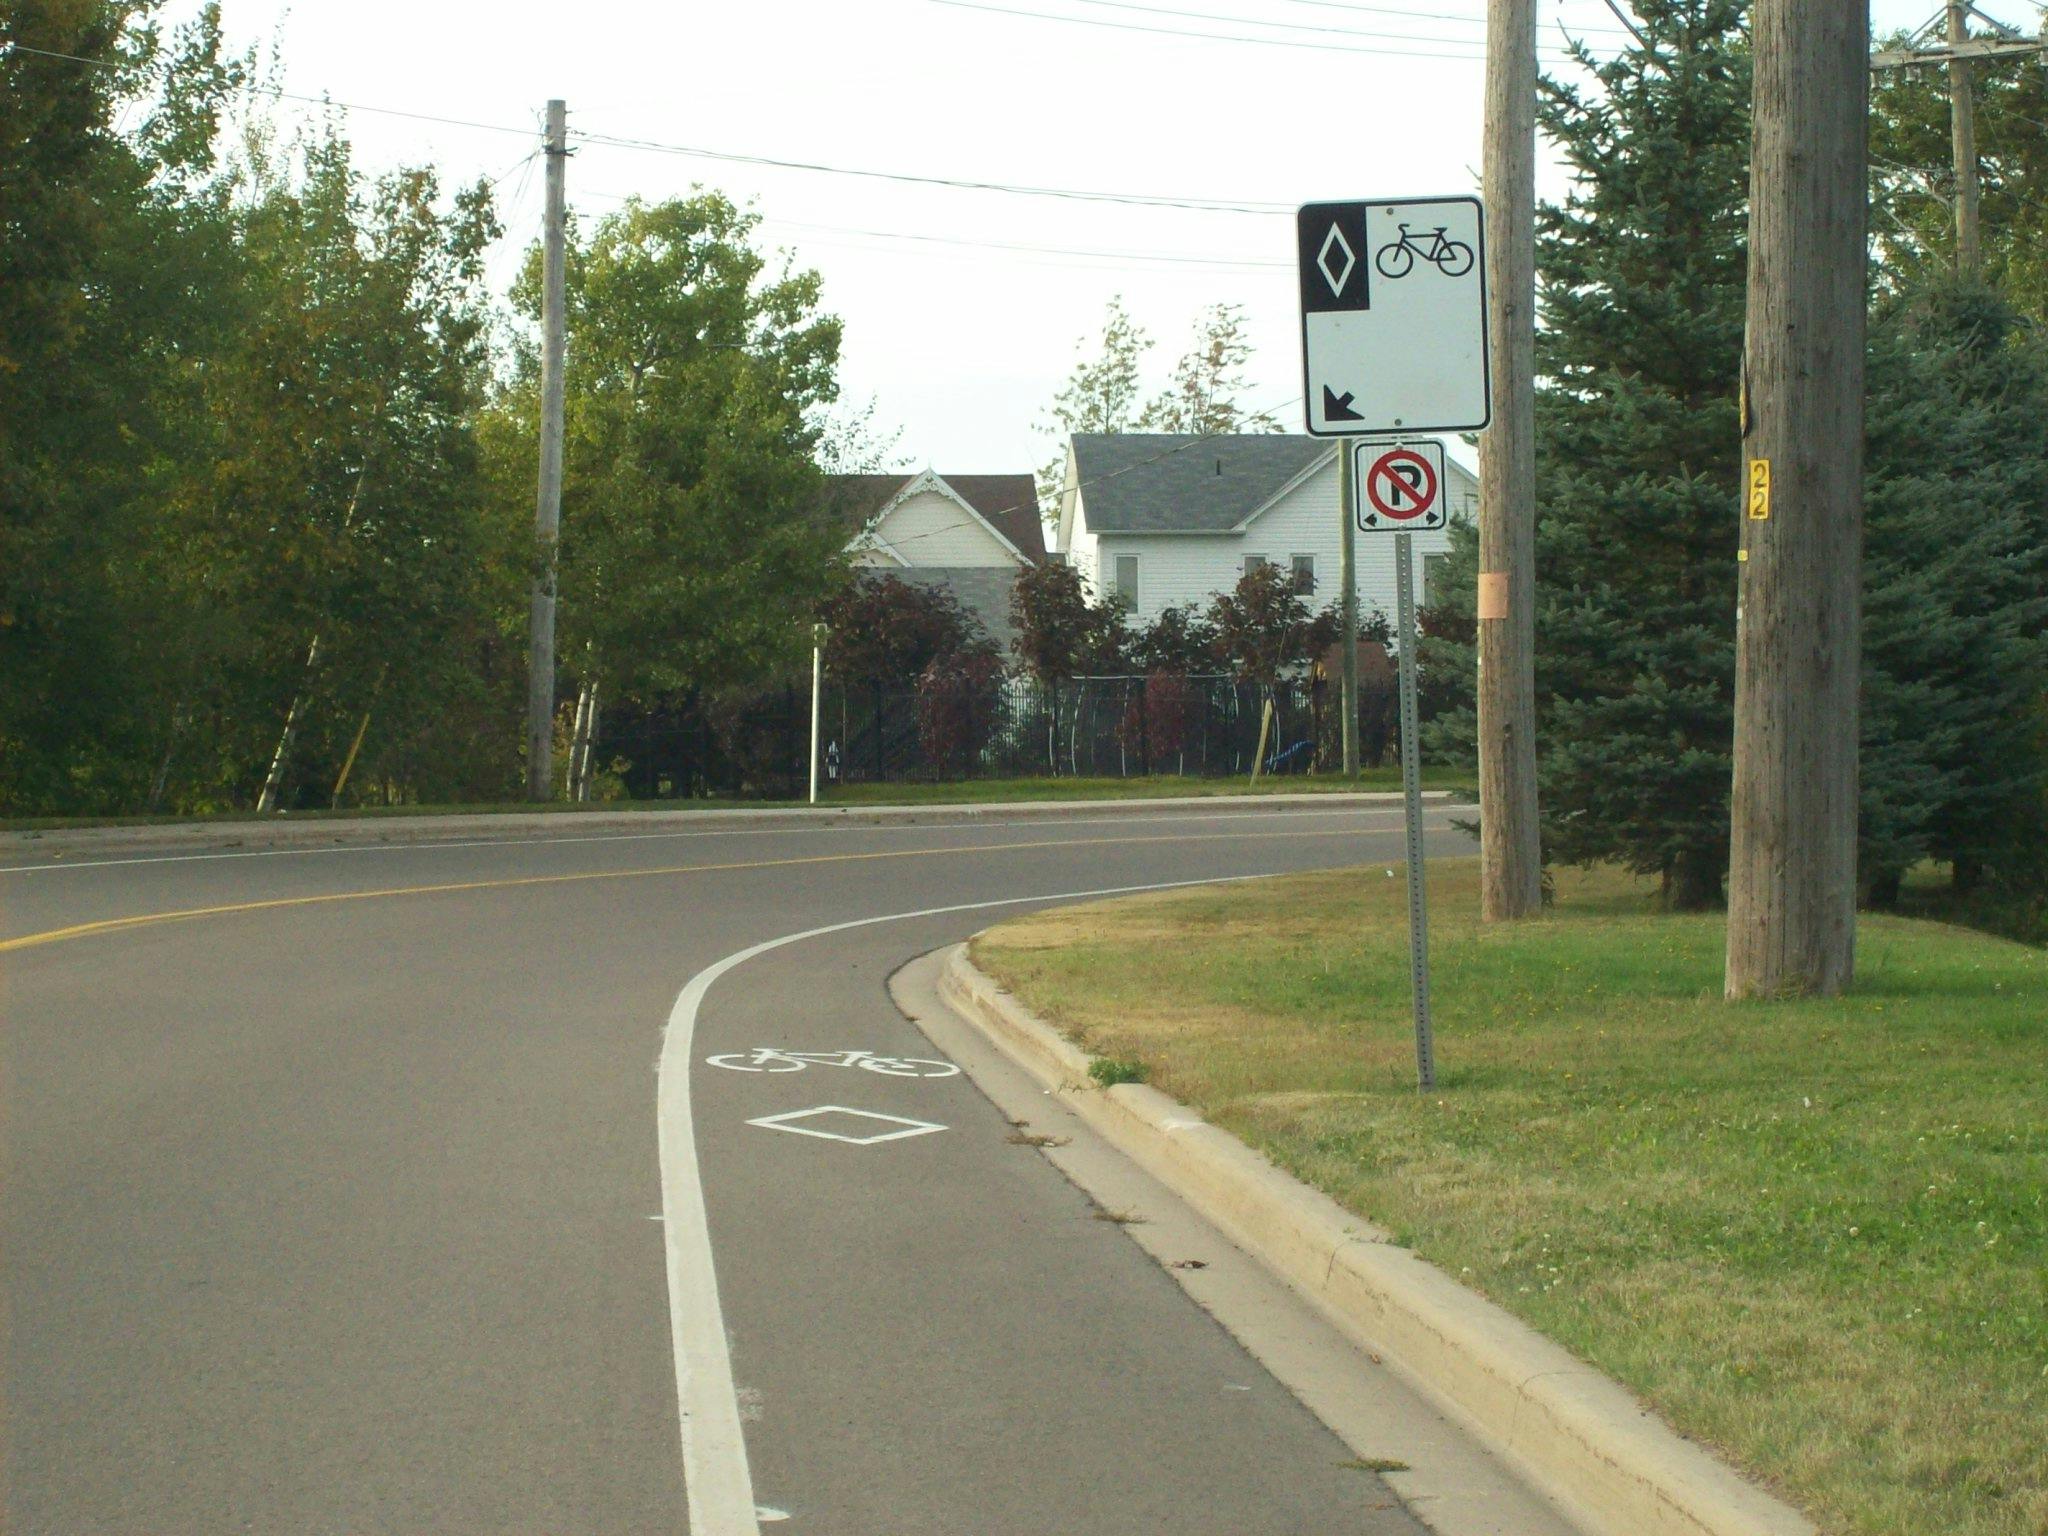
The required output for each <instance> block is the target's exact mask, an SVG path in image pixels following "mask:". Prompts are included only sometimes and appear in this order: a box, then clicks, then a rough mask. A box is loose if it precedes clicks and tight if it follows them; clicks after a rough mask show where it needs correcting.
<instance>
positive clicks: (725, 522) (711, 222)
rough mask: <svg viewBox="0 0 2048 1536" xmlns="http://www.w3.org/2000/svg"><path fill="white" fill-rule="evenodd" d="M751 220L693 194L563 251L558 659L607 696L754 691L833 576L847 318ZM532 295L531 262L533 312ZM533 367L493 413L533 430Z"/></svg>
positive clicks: (799, 643) (528, 362) (524, 297)
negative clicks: (835, 433) (823, 301)
mask: <svg viewBox="0 0 2048 1536" xmlns="http://www.w3.org/2000/svg"><path fill="white" fill-rule="evenodd" d="M757 223H758V219H757V218H756V217H755V216H754V215H753V214H750V213H746V212H743V211H741V210H740V209H738V208H736V207H735V206H734V205H733V204H732V203H731V202H730V201H728V200H727V199H726V198H724V197H723V196H721V195H719V194H717V193H715V192H702V193H698V194H697V195H695V196H693V197H689V198H684V199H673V200H669V201H664V202H658V203H643V202H639V201H637V200H635V201H632V202H629V203H627V204H626V206H625V207H624V208H622V209H620V210H619V211H618V212H616V213H614V214H611V215H608V216H607V217H606V218H604V219H603V220H601V221H600V222H599V223H598V224H597V226H596V227H595V229H593V230H592V231H591V232H590V234H589V237H588V238H587V239H583V238H580V237H578V238H575V239H573V240H572V249H571V251H570V255H569V263H568V323H569V334H570V336H571V337H572V338H573V339H572V342H571V346H570V350H569V361H568V373H567V390H568V429H567V447H566V469H565V479H564V486H563V495H562V543H561V584H560V609H559V620H558V623H559V633H560V636H561V644H560V655H561V657H562V662H563V665H564V667H565V668H567V669H569V670H570V671H571V672H573V673H574V674H575V675H577V676H578V677H579V678H581V679H582V680H584V681H602V682H603V683H604V684H605V686H606V689H607V691H608V692H610V693H612V694H614V695H617V694H624V695H625V696H627V697H632V698H640V699H647V698H651V697H652V696H654V695H657V694H660V693H665V692H673V691H679V690H689V689H703V688H713V687H715V688H721V689H729V688H740V687H746V686H748V685H750V684H753V683H756V682H759V681H762V680H765V679H766V678H768V677H769V676H771V675H772V674H774V673H775V672H776V671H777V670H778V669H779V668H782V667H786V666H788V665H790V664H791V663H792V662H793V661H794V660H795V659H796V658H797V656H798V655H799V654H800V652H801V651H802V650H803V649H804V648H805V647H806V646H808V644H809V626H808V618H807V616H808V615H809V614H810V613H812V612H813V611H815V609H816V607H817V605H818V603H819V602H820V601H821V600H822V599H823V598H824V597H825V595H826V594H827V592H829V591H830V590H831V588H832V587H833V585H834V583H835V582H836V581H837V580H838V579H839V578H840V575H841V573H842V570H843V559H842V554H841V545H842V544H843V543H844V539H843V536H835V535H834V533H833V530H832V528H831V527H830V526H829V520H828V519H827V517H826V516H825V514H824V513H823V512H822V511H821V510H820V506H819V504H820V498H819V496H818V483H819V482H818V469H817V466H816V463H815V456H816V453H817V451H818V447H819V437H820V429H819V423H818V412H819V410H820V409H821V408H822V407H824V406H826V405H828V404H829V403H830V402H831V401H832V400H833V399H834V398H835V397H836V394H837V386H836V384H835V382H834V379H835V370H836V368H837V364H838V357H839V337H840V326H839V322H838V321H837V320H836V319H834V318H833V317H831V316H829V315H825V314H822V313H821V312H820V310H819V292H820V289H819V279H818V276H817V274H816V273H814V272H796V271H787V270H785V271H782V272H780V273H771V272H770V271H769V270H768V267H767V262H766V260H765V259H764V258H763V256H762V255H761V254H760V253H759V252H758V251H757V250H756V249H755V248H754V245H753V232H754V228H755V225H756V224H757ZM539 292H540V287H539V253H538V251H537V250H536V251H535V252H534V254H533V257H532V259H531V261H530V262H529V264H528V268H527V271H526V274H525V275H524V277H523V278H522V279H521V281H520V283H519V285H518V287H517V288H516V290H515V293H514V298H515V301H516V302H517V304H518V305H519V307H520V308H521V310H522V311H523V312H524V313H525V314H526V315H527V316H528V317H529V318H536V317H537V316H538V313H539ZM535 372H536V370H535V368H534V365H533V363H532V359H531V356H530V355H528V356H527V357H526V358H525V360H524V363H523V366H522V371H521V377H520V380H519V383H518V384H517V386H516V387H515V388H514V389H513V390H512V391H510V392H509V394H508V396H507V398H506V399H505V400H504V401H503V402H501V405H500V409H501V410H504V411H507V412H510V413H512V414H514V415H516V416H518V417H519V418H520V419H521V420H531V419H533V418H534V416H535V415H536V414H537V412H536V410H535V407H534V405H533V384H534V374H535ZM500 436H501V437H503V438H505V439H508V440H512V441H520V440H522V439H523V434H522V433H517V432H513V431H502V432H501V433H500ZM527 462H529V463H530V462H531V460H528V461H527ZM528 505H529V506H530V505H531V503H530V499H529V502H528Z"/></svg>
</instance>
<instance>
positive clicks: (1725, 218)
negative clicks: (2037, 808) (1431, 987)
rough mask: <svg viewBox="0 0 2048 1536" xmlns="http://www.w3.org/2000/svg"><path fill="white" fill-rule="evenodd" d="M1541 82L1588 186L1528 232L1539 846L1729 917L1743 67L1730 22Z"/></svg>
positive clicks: (1724, 2)
mask: <svg viewBox="0 0 2048 1536" xmlns="http://www.w3.org/2000/svg"><path fill="white" fill-rule="evenodd" d="M1637 11H1638V14H1639V16H1640V17H1641V21H1642V30H1643V33H1644V35H1645V37H1646V39H1647V40H1648V46H1647V47H1635V48H1631V49H1629V50H1628V51H1626V52H1625V53H1623V54H1622V55H1621V56H1619V57H1618V58H1615V59H1613V60H1611V61H1607V62H1596V61H1595V60H1594V59H1593V58H1592V57H1591V56H1590V55H1589V54H1586V53H1584V52H1581V54H1580V56H1579V65H1580V68H1581V69H1582V70H1583V71H1585V72H1587V73H1589V74H1590V75H1591V76H1592V77H1593V78H1592V79H1591V80H1590V81H1588V82H1584V83H1570V82H1561V81H1556V80H1552V81H1547V82H1546V83H1545V86H1544V93H1543V100H1542V104H1541V118H1542V122H1543V125H1544V128H1545V129H1546V131H1547V132H1548V133H1549V135H1550V137H1551V139H1552V141H1553V142H1554V143H1555V144H1556V145H1557V146H1558V148H1559V150H1560V151H1561V152H1562V154H1563V155H1564V157H1565V160H1566V162H1567V164H1568V165H1569V166H1570V167H1571V169H1572V171H1573V173H1574V185H1573V187H1572V190H1571V192H1570V193H1569V195H1568V196H1567V197H1566V199H1565V201H1564V202H1563V203H1562V204H1561V205H1546V206H1545V207H1544V208H1543V209H1542V210H1541V212H1540V214H1539V222H1538V252H1537V261H1538V271H1539V274H1540V275H1539V305H1540V309H1541V314H1542V321H1543V323H1542V326H1541V327H1540V329H1539V330H1538V332H1537V371H1538V377H1539V381H1540V382H1539V393H1538V402H1537V412H1538V437H1537V442H1538V464H1537V506H1538V509H1539V516H1538V523H1537V529H1538V533H1537V572H1536V580H1537V691H1538V696H1539V698H1540V699H1541V700H1542V701H1543V703H1542V718H1541V721H1540V724H1539V728H1538V750H1539V753H1540V761H1539V773H1540V776H1541V787H1542V804H1543V812H1544V825H1545V840H1546V842H1547V843H1548V851H1549V853H1550V855H1551V856H1552V857H1554V858H1558V859H1562V860H1564V861H1565V862H1568V863H1591V862H1594V861H1613V862H1617V863H1621V864H1624V865H1626V866H1627V867H1629V868H1630V869H1633V870H1635V871H1637V872H1639V873H1645V874H1654V875H1658V876H1660V877H1661V878H1662V880H1663V883H1664V892H1665V896H1666V899H1667V900H1668V902H1669V903H1670V904H1671V905H1672V906H1674V907H1677V908H1698V907H1702V906H1707V905H1710V904H1712V903H1713V902H1714V901H1716V900H1717V899H1718V898H1719V895H1720V888H1721V880H1722V875H1723V872H1724V870H1725V868H1726V865H1727V857H1728V790H1729V773H1730V755H1729V753H1730V737H1731V723H1730V722H1731V718H1732V709H1733V693H1734V671H1735V669H1734V637H1735V551H1736V534H1737V526H1736V521H1735V517H1734V515H1733V498H1734V491H1735V486H1736V475H1737V468H1738V460H1739V457H1740V452H1741V433H1740V429H1739V423H1738V419H1737V400H1736V397H1737V376H1738V372H1739V369H1740V358H1741V345H1742V326H1743V272H1744V262H1745V250H1744V236H1745V210H1746V202H1747V192H1748V149H1749V98H1750V67H1749V53H1748V49H1747V44H1746V42H1745V41H1744V38H1743V35H1742V30H1741V28H1742V20H1743V7H1742V5H1740V4H1739V3H1736V0H1655V3H1648V4H1643V5H1639V6H1638V7H1637Z"/></svg>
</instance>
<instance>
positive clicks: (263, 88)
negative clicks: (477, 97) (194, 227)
mask: <svg viewBox="0 0 2048 1536" xmlns="http://www.w3.org/2000/svg"><path fill="white" fill-rule="evenodd" d="M7 46H8V49H9V50H10V51H11V52H14V53H30V54H34V55H35V56H36V57H37V58H43V59H62V60H64V61H65V62H66V63H70V64H90V65H91V66H92V67H93V68H95V69H123V68H126V67H127V66H126V65H124V64H123V63H121V62H120V61H119V60H115V59H88V58H83V57H81V56H80V55H78V54H75V53H57V52H55V51H53V50H51V49H48V48H31V47H30V46H29V45H28V44H26V43H9V44H8V45H7ZM242 89H243V90H245V91H247V92H249V93H250V94H251V95H253V96H274V97H276V98H277V99H278V100H280V101H300V102H305V103H307V104H308V105H311V106H315V107H338V108H340V109H341V110H342V111H344V112H374V113H376V114H377V115H379V116H381V117H403V118H408V119H410V120H411V121H413V122H416V123H439V124H441V125H442V126H443V127H447V128H475V129H477V130H478V131H480V132H483V133H516V134H518V135H520V136H521V137H522V138H530V137H531V136H532V134H533V129H532V128H530V127H513V126H512V125H511V124H509V123H479V122H476V121H474V120H473V119H470V118H463V117H437V116H435V115H434V114H433V113H431V112H409V111H405V110H403V109H402V108H399V107H373V106H370V105H368V104H367V103H365V102H360V101H336V100H335V99H334V98H333V97H331V96H306V95H302V94H300V93H299V92H297V91H284V90H279V89H278V88H277V87H276V86H274V85H244V86H243V87H242Z"/></svg>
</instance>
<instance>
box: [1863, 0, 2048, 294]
mask: <svg viewBox="0 0 2048 1536" xmlns="http://www.w3.org/2000/svg"><path fill="white" fill-rule="evenodd" d="M1904 41H1905V39H1904V38H1903V37H1894V38H1892V39H1891V40H1890V42H1891V43H1892V45H1894V46H1897V45H1900V44H1902V43H1903V42H1904ZM1970 90H1971V97H1972V100H1973V102H1974V104H1975V109H1976V113H1975V115H1976V128H1977V173H1978V184H1979V188H1980V192H1981V200H1980V204H1979V224H1980V233H1981V244H1982V250H1983V259H1984V276H1985V277H1986V278H1987V279H1988V280H1990V281H1991V282H1992V283H1993V284H1995V285H1996V286H1997V287H1998V288H1999V289H2000V290H2001V291H2002V292H2003V293H2004V294H2005V297H2006V299H2007V301H2008V302H2009V303H2011V304H2012V305H2013V306H2014V307H2016V308H2018V309H2020V310H2021V311H2023V312H2024V313H2027V314H2031V315H2032V316H2033V318H2035V319H2036V320H2043V321H2048V70H2044V69H2042V67H2041V64H2040V60H2039V59H2038V58H2007V59H1998V58H1980V59H1977V60H1974V61H1972V63H1971V65H1970ZM1949 96H1950V91H1949V76H1948V70H1947V69H1946V68H1940V67H1935V68H1925V67H1919V68H1910V69H1882V70H1878V71H1876V72H1875V73H1873V75H1872V76H1871V91H1870V183H1871V220H1870V227H1871V235H1872V238H1873V241H1874V244H1875V247H1876V250H1877V253H1878V257H1879V264H1878V273H1877V275H1878V279H1879V282H1880V285H1881V286H1882V287H1883V288H1884V289H1885V290H1886V291H1887V292H1888V293H1889V294H1890V295H1891V296H1893V297H1897V296H1898V295H1900V294H1902V293H1905V292H1909V291H1912V290H1914V289H1918V288H1925V287H1927V286H1929V285H1930V284H1932V283H1934V282H1936V281H1937V280H1939V279H1942V278H1945V277H1949V276H1952V275H1954V271H1955V249H1956V232H1955V155H1954V150H1953V140H1952V138H1951V135H1950V126H1949V105H1950V103H1949Z"/></svg>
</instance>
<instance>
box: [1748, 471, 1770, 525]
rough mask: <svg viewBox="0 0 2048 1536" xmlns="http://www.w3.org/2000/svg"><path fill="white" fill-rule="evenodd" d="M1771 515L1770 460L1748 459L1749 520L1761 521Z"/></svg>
mask: <svg viewBox="0 0 2048 1536" xmlns="http://www.w3.org/2000/svg"><path fill="white" fill-rule="evenodd" d="M1770 515H1771V461H1770V460H1769V459H1751V460H1750V461H1749V520H1750V521H1751V522H1753V523H1760V522H1763V521H1764V520H1765V519H1766V518H1768V517H1769V516H1770Z"/></svg>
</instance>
